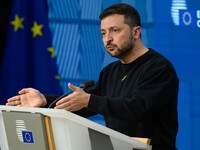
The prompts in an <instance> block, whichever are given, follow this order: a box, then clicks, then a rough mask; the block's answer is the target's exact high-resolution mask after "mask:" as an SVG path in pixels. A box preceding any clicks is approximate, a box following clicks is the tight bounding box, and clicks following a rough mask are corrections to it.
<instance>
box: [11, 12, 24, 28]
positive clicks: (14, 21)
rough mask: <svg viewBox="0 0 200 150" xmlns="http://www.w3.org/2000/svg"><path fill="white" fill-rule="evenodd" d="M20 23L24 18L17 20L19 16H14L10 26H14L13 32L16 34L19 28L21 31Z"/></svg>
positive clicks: (21, 25)
mask: <svg viewBox="0 0 200 150" xmlns="http://www.w3.org/2000/svg"><path fill="white" fill-rule="evenodd" d="M22 21H24V18H19V16H18V15H17V14H16V15H15V20H13V21H11V24H12V25H13V26H14V31H15V32H16V31H17V30H18V29H19V28H21V29H23V28H24V26H23V24H22Z"/></svg>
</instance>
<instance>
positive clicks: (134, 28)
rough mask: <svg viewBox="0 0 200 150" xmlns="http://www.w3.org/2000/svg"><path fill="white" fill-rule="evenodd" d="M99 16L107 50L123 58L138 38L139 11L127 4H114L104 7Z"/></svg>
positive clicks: (114, 55) (112, 54)
mask: <svg viewBox="0 0 200 150" xmlns="http://www.w3.org/2000/svg"><path fill="white" fill-rule="evenodd" d="M99 18H100V19H101V34H102V36H103V42H104V46H105V48H106V50H107V52H108V53H109V54H110V55H111V56H113V57H116V58H119V59H125V58H126V57H127V56H128V55H129V54H130V53H131V51H132V50H133V48H134V44H135V41H136V40H137V39H138V38H140V29H141V28H140V26H141V21H140V16H139V13H138V12H137V10H136V9H135V8H133V7H132V6H129V5H127V4H116V5H113V6H110V7H108V8H107V9H105V10H104V11H103V12H102V13H101V15H100V16H99Z"/></svg>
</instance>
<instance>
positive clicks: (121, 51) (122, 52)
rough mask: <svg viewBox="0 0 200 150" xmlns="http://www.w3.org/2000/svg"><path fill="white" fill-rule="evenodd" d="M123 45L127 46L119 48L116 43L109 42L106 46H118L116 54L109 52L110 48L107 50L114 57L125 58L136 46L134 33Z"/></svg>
mask: <svg viewBox="0 0 200 150" xmlns="http://www.w3.org/2000/svg"><path fill="white" fill-rule="evenodd" d="M123 45H125V46H124V47H122V48H119V47H118V46H117V45H116V44H110V43H107V45H106V47H107V46H112V47H116V48H117V50H116V52H115V53H114V54H112V53H111V52H109V50H107V52H108V53H109V54H110V56H112V57H116V58H118V59H123V58H125V57H126V56H127V55H128V54H129V53H130V52H131V51H132V49H133V47H134V40H133V36H132V34H131V35H130V37H129V40H128V41H127V42H125V43H123Z"/></svg>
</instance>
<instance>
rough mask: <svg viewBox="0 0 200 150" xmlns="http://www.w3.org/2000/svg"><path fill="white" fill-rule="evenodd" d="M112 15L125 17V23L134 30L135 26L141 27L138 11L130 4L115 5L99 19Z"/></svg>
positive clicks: (106, 10) (107, 9)
mask: <svg viewBox="0 0 200 150" xmlns="http://www.w3.org/2000/svg"><path fill="white" fill-rule="evenodd" d="M112 14H121V15H124V23H126V24H128V25H129V27H130V28H131V29H132V28H133V27H135V26H141V19H140V14H139V13H138V11H137V10H136V9H135V8H134V7H132V6H130V5H128V4H115V5H112V6H110V7H108V8H106V9H105V10H104V11H103V12H102V13H101V14H100V16H99V19H101V20H102V19H103V18H105V17H107V16H109V15H112Z"/></svg>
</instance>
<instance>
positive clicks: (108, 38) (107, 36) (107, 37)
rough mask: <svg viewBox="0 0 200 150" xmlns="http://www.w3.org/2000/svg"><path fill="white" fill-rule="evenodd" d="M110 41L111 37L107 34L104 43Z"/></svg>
mask: <svg viewBox="0 0 200 150" xmlns="http://www.w3.org/2000/svg"><path fill="white" fill-rule="evenodd" d="M112 40H113V38H112V36H111V35H110V34H107V35H106V37H105V41H106V42H110V41H112Z"/></svg>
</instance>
